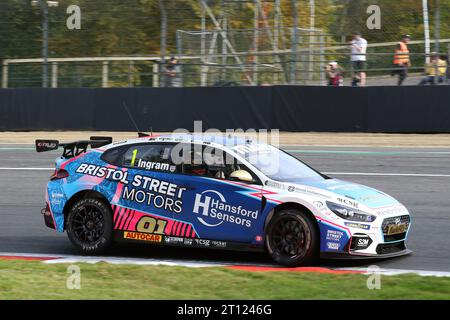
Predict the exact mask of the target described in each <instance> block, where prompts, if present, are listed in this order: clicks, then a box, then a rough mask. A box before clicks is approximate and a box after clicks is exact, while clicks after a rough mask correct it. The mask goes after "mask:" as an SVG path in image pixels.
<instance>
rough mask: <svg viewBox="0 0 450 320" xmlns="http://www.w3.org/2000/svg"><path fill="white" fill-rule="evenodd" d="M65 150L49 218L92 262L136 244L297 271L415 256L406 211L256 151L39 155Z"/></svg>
mask: <svg viewBox="0 0 450 320" xmlns="http://www.w3.org/2000/svg"><path fill="white" fill-rule="evenodd" d="M89 146H90V149H89ZM60 147H62V148H64V152H63V155H62V156H61V157H59V158H57V159H56V168H55V171H54V173H53V175H52V176H51V178H50V182H48V185H47V191H46V206H45V208H44V209H43V210H42V213H43V215H44V220H45V224H46V225H47V226H48V227H50V228H53V229H55V230H56V231H58V232H64V231H66V232H67V234H68V238H69V239H70V241H71V242H72V243H73V245H75V247H77V248H78V249H79V250H80V251H82V252H83V253H86V254H92V255H95V254H99V253H102V252H104V251H105V250H106V249H107V248H109V247H110V246H111V245H113V243H115V242H120V241H128V242H140V243H147V244H156V245H169V246H182V247H198V248H211V249H212V248H215V249H228V250H246V251H267V252H268V254H269V255H270V256H271V257H272V258H273V260H274V261H276V262H277V263H279V264H281V265H284V266H289V267H295V266H300V265H305V264H309V263H311V262H312V261H313V260H314V259H316V258H319V257H321V258H353V259H355V258H387V257H393V256H400V255H404V254H408V253H410V252H411V251H410V250H408V249H407V247H406V244H405V241H406V238H407V235H408V232H409V229H410V226H411V218H410V214H409V212H408V210H407V209H406V208H405V207H404V206H403V205H402V204H401V203H400V202H398V201H397V200H395V199H394V198H393V197H391V196H389V195H387V194H385V193H383V192H381V191H378V190H375V189H373V188H370V187H366V186H363V185H360V184H356V183H351V182H346V181H341V180H338V179H334V178H332V177H329V176H327V175H325V174H322V173H320V172H318V171H317V170H315V169H313V168H311V167H310V166H308V165H307V164H305V163H304V162H302V161H300V160H299V159H297V158H295V157H294V156H292V155H290V154H288V153H286V152H285V151H282V150H281V149H278V148H276V147H274V146H272V145H269V144H265V143H261V142H258V141H256V140H252V139H247V138H243V137H233V136H221V135H204V134H179V135H175V134H169V135H160V136H148V135H145V134H142V135H140V137H139V138H136V139H129V140H126V141H121V142H115V143H112V139H111V138H107V137H91V138H90V140H86V141H76V142H71V143H63V144H60V143H59V141H57V140H37V141H36V150H37V151H38V152H43V151H50V150H56V149H58V148H60Z"/></svg>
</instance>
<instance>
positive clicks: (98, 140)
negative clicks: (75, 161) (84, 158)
mask: <svg viewBox="0 0 450 320" xmlns="http://www.w3.org/2000/svg"><path fill="white" fill-rule="evenodd" d="M110 143H112V137H90V138H89V140H80V141H74V142H67V143H60V142H59V141H58V140H36V151H37V152H47V151H52V150H57V149H58V148H60V147H61V148H64V152H63V157H64V158H73V157H76V156H78V155H80V154H82V153H85V152H86V151H87V148H88V147H89V146H91V148H93V149H95V148H100V147H103V146H106V145H108V144H110Z"/></svg>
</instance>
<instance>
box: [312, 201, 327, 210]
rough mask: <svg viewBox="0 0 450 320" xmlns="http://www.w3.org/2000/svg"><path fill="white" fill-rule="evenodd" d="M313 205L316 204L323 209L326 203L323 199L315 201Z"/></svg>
mask: <svg viewBox="0 0 450 320" xmlns="http://www.w3.org/2000/svg"><path fill="white" fill-rule="evenodd" d="M313 205H315V206H316V207H317V208H319V209H322V208H324V207H325V204H324V203H323V202H322V201H314V202H313Z"/></svg>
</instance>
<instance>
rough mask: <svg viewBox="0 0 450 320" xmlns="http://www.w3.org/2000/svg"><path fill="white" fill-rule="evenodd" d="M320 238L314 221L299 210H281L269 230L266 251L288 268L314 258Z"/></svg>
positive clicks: (269, 225)
mask: <svg viewBox="0 0 450 320" xmlns="http://www.w3.org/2000/svg"><path fill="white" fill-rule="evenodd" d="M319 241H320V240H319V232H318V230H317V226H316V224H315V221H314V220H313V219H311V217H310V216H309V215H308V214H306V213H304V212H302V211H299V210H293V209H286V210H282V211H280V212H278V213H277V214H276V215H275V216H274V217H273V218H272V219H271V220H270V222H269V224H268V226H267V230H266V248H267V251H268V252H269V254H270V255H271V257H272V259H273V260H275V261H276V262H277V263H279V264H281V265H283V266H286V267H298V266H301V265H305V264H307V263H309V262H311V261H312V260H314V259H315V258H316V257H317V254H318V251H319Z"/></svg>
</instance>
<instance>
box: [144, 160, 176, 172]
mask: <svg viewBox="0 0 450 320" xmlns="http://www.w3.org/2000/svg"><path fill="white" fill-rule="evenodd" d="M135 166H136V167H137V168H140V169H145V170H159V171H169V172H175V170H176V166H174V165H171V164H169V163H161V162H152V161H144V160H142V159H138V161H137V163H136V165H135Z"/></svg>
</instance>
